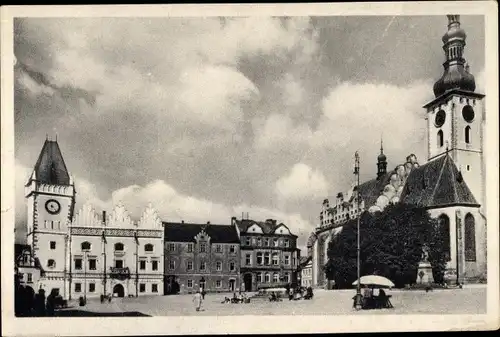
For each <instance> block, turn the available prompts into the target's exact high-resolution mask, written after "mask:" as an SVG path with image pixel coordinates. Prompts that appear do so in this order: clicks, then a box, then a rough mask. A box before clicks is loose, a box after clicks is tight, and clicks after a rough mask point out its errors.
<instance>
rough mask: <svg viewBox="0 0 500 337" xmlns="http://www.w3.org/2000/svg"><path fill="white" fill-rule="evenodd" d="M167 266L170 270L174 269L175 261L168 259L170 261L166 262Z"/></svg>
mask: <svg viewBox="0 0 500 337" xmlns="http://www.w3.org/2000/svg"><path fill="white" fill-rule="evenodd" d="M168 268H169V269H170V270H174V269H175V261H173V260H170V261H169V262H168Z"/></svg>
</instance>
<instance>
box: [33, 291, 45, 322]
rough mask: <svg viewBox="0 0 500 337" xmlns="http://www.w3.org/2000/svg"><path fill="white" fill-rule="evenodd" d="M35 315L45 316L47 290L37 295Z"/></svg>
mask: <svg viewBox="0 0 500 337" xmlns="http://www.w3.org/2000/svg"><path fill="white" fill-rule="evenodd" d="M35 315H36V316H40V317H41V316H45V290H43V289H40V290H38V294H36V295H35Z"/></svg>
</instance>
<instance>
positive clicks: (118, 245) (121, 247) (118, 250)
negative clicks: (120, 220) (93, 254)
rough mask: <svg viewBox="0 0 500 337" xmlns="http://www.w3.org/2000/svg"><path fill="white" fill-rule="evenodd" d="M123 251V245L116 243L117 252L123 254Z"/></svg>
mask: <svg viewBox="0 0 500 337" xmlns="http://www.w3.org/2000/svg"><path fill="white" fill-rule="evenodd" d="M123 250H124V246H123V243H121V242H118V243H115V252H123Z"/></svg>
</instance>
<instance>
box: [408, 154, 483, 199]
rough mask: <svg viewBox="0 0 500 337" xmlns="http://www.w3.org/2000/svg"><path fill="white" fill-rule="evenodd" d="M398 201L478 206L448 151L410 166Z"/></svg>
mask: <svg viewBox="0 0 500 337" xmlns="http://www.w3.org/2000/svg"><path fill="white" fill-rule="evenodd" d="M401 201H402V202H404V203H407V204H412V205H416V206H421V207H426V208H433V207H440V206H449V205H470V206H479V204H478V202H477V201H476V199H475V198H474V196H473V195H472V192H471V191H470V189H469V187H468V186H467V184H466V183H465V180H464V179H463V177H462V174H461V173H460V172H459V171H458V169H457V166H456V165H455V163H454V162H453V160H452V159H451V157H450V156H449V155H448V154H446V155H443V156H440V157H438V158H436V159H434V160H433V161H430V162H428V163H426V164H424V165H422V166H420V167H418V168H416V169H413V170H412V171H411V173H410V175H409V176H408V179H407V180H406V184H405V186H404V188H403V191H402V193H401Z"/></svg>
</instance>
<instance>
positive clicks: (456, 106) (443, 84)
mask: <svg viewBox="0 0 500 337" xmlns="http://www.w3.org/2000/svg"><path fill="white" fill-rule="evenodd" d="M466 37H467V35H466V34H465V31H464V30H463V29H462V28H461V27H460V16H459V15H448V31H447V32H446V33H445V34H444V36H443V38H442V40H443V50H444V52H445V62H444V63H443V67H444V72H443V75H442V76H441V78H440V79H439V80H438V81H437V82H436V83H435V84H434V95H435V99H434V100H432V101H431V102H429V103H428V104H426V105H425V106H424V108H425V109H426V110H427V130H428V132H427V135H428V137H427V141H428V156H429V158H428V159H429V161H432V160H434V159H436V158H438V157H440V156H442V155H445V154H446V153H448V154H449V155H450V156H451V158H452V159H453V161H454V162H455V164H456V166H457V167H458V168H459V170H460V171H461V173H462V176H463V177H464V179H465V181H466V183H467V185H468V186H469V187H470V189H471V191H472V193H473V195H474V197H475V198H476V200H477V201H478V203H479V204H481V205H484V181H483V179H484V167H483V128H484V120H485V117H484V100H483V99H484V97H485V96H484V95H483V94H481V93H477V92H475V90H476V83H475V80H474V76H473V75H472V74H471V73H470V72H469V65H468V64H467V62H466V60H465V58H464V48H465V40H466Z"/></svg>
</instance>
